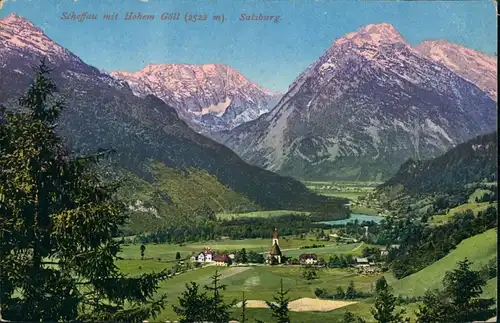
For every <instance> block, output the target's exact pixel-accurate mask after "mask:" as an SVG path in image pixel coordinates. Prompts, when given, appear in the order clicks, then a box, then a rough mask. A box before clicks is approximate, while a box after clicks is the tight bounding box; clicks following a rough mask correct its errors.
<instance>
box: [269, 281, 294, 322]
mask: <svg viewBox="0 0 500 323" xmlns="http://www.w3.org/2000/svg"><path fill="white" fill-rule="evenodd" d="M280 286H281V287H280V291H279V292H278V296H274V297H273V300H274V302H273V303H272V302H268V301H266V304H267V306H268V307H269V308H270V309H271V311H272V314H271V315H272V317H273V318H275V319H276V323H290V317H289V314H288V303H289V302H290V298H288V297H286V295H287V294H288V292H289V291H288V290H286V291H285V290H283V279H282V280H281V282H280Z"/></svg>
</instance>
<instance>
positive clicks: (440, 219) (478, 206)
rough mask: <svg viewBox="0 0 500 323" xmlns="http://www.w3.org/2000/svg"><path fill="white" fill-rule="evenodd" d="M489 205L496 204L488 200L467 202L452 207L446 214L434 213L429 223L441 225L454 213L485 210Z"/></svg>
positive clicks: (475, 212)
mask: <svg viewBox="0 0 500 323" xmlns="http://www.w3.org/2000/svg"><path fill="white" fill-rule="evenodd" d="M490 206H496V204H489V202H482V203H475V202H472V203H471V202H469V203H465V204H462V205H459V206H457V207H455V208H452V209H450V210H449V211H448V213H446V214H436V215H433V216H432V217H431V219H430V223H431V224H433V225H441V224H444V223H446V222H448V221H450V220H451V219H452V218H453V217H454V216H455V215H456V214H458V213H461V212H465V211H467V210H471V211H472V212H474V214H477V213H478V212H481V211H484V210H486V209H487V208H488V207H490Z"/></svg>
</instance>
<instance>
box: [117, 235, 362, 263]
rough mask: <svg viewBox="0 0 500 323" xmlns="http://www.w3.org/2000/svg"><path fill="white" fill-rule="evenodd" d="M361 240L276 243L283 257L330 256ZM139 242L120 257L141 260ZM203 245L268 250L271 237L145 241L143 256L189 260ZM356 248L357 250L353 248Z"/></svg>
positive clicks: (220, 249) (286, 240) (347, 250)
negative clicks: (171, 241)
mask: <svg viewBox="0 0 500 323" xmlns="http://www.w3.org/2000/svg"><path fill="white" fill-rule="evenodd" d="M313 244H316V245H325V247H324V248H314V249H313V248H308V249H300V247H304V246H311V245H313ZM359 245H360V243H349V244H338V245H337V244H336V243H333V242H329V241H317V240H316V239H297V238H291V237H290V238H289V237H280V240H279V246H280V249H281V251H283V252H284V254H285V255H286V256H292V257H298V255H300V254H301V253H316V254H318V255H320V256H329V255H333V254H336V253H352V254H360V253H361V252H362V249H363V248H364V247H359V248H358V246H359ZM140 246H141V245H140V244H138V243H137V244H128V245H123V246H122V252H120V254H119V256H120V257H122V258H124V259H128V260H141V251H140ZM205 247H210V248H212V249H214V250H216V251H218V252H221V253H222V252H225V251H227V252H234V251H238V250H241V249H242V248H245V249H246V251H247V252H248V251H255V252H268V251H269V249H270V248H271V237H269V238H267V239H242V240H230V239H226V240H216V241H205V242H202V243H189V244H182V245H177V244H168V243H164V244H147V245H146V250H145V252H144V259H145V260H150V261H155V262H158V261H161V262H174V261H175V256H176V253H177V252H179V253H180V255H181V259H189V258H191V256H192V255H193V254H195V253H198V252H201V251H202V250H203V249H204V248H205ZM355 248H357V249H356V250H353V249H355Z"/></svg>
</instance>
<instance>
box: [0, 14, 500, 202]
mask: <svg viewBox="0 0 500 323" xmlns="http://www.w3.org/2000/svg"><path fill="white" fill-rule="evenodd" d="M1 24H2V30H1V31H0V41H1V43H2V48H0V63H1V67H0V72H1V73H2V76H3V75H5V76H7V77H2V81H0V82H1V84H0V85H1V86H2V92H1V93H0V102H3V103H7V104H10V105H11V106H15V103H14V98H16V97H17V96H18V95H19V94H20V93H22V91H23V89H25V88H26V86H27V84H28V82H29V80H30V76H31V75H32V69H31V68H32V66H33V65H36V63H37V61H38V60H39V59H40V58H41V57H47V58H48V60H49V61H50V63H51V64H52V65H53V66H55V67H56V68H55V71H54V72H55V75H54V76H55V78H56V81H57V83H58V84H60V86H61V92H62V94H63V95H64V96H65V97H66V98H67V99H68V102H69V106H70V108H71V109H70V112H68V115H67V116H65V117H64V118H66V119H65V122H63V124H62V125H61V131H62V132H63V133H65V135H66V137H67V140H68V142H69V143H70V144H72V145H74V147H77V148H78V149H86V150H89V149H93V148H95V147H97V146H98V145H105V146H106V145H107V146H114V147H120V148H121V150H120V151H122V155H121V156H122V157H121V158H124V160H127V161H126V164H127V167H128V168H137V167H138V166H137V165H142V164H141V163H140V162H137V161H138V160H143V159H153V160H159V161H162V162H164V164H165V165H167V166H168V167H173V168H183V167H196V168H201V169H206V170H208V171H209V173H211V174H214V175H215V176H217V178H219V179H220V180H221V181H222V183H223V184H224V185H228V186H229V187H231V188H234V189H236V190H237V191H239V192H243V193H244V194H245V196H249V197H250V195H251V194H254V195H253V197H257V196H258V198H257V199H258V200H259V201H258V204H260V205H267V206H270V205H274V206H278V205H280V206H283V205H282V203H284V204H288V205H291V204H296V201H297V200H296V201H295V202H292V201H293V200H294V198H292V197H289V198H286V199H287V201H288V202H282V201H276V200H275V199H274V197H273V196H265V194H264V193H263V192H262V191H261V192H257V191H254V190H257V187H261V188H262V187H263V185H264V186H265V185H271V186H272V187H273V189H272V191H273V192H274V193H275V194H281V193H278V192H282V191H283V190H285V191H288V192H291V191H293V192H295V193H297V194H299V195H301V196H302V195H303V196H304V197H303V198H301V199H299V201H301V203H303V202H305V201H306V200H307V199H308V198H309V195H308V193H306V191H305V188H304V187H303V186H302V185H301V184H300V183H298V182H295V181H293V180H291V179H290V178H283V177H281V176H277V175H275V174H273V173H271V172H276V173H278V174H280V175H284V176H291V177H295V178H297V179H308V180H315V179H317V180H324V179H344V180H377V181H380V180H384V179H387V178H389V177H390V176H391V175H393V174H395V173H396V171H397V170H398V168H399V167H400V165H402V164H403V163H405V161H407V160H408V159H409V158H412V159H415V160H419V159H426V158H431V157H433V156H437V155H440V154H442V153H443V152H445V151H447V150H448V149H450V148H452V147H454V146H456V145H457V144H460V143H462V142H465V141H466V140H468V139H470V138H472V137H474V136H477V135H480V134H484V133H488V132H491V131H493V130H494V129H495V128H496V114H497V107H496V98H497V92H496V84H497V80H496V71H497V66H496V59H495V58H494V57H489V56H488V55H485V54H483V53H480V52H478V51H475V50H472V49H469V48H466V47H464V46H461V45H458V44H453V43H450V42H447V41H444V40H431V41H424V42H422V43H420V44H418V45H416V46H412V45H410V44H409V43H408V42H407V41H406V40H405V39H404V38H403V37H402V36H401V34H400V33H399V32H398V31H397V30H396V29H395V28H394V26H392V25H390V24H388V23H380V24H370V25H366V26H363V27H361V28H360V29H359V30H357V31H356V32H352V33H349V34H346V35H345V36H343V37H341V38H339V39H337V40H336V41H334V42H333V44H332V45H331V46H330V47H329V48H328V50H327V51H326V52H325V53H324V54H323V55H322V56H321V57H319V58H318V59H317V60H316V61H315V62H313V63H312V64H311V65H310V66H309V67H308V68H307V69H306V70H305V71H304V72H303V73H302V74H300V75H299V76H298V77H297V78H296V80H295V81H294V82H293V83H292V84H291V85H290V86H289V89H288V91H287V92H286V93H285V94H280V93H274V92H272V91H269V90H266V89H264V88H262V87H260V86H259V85H257V84H255V83H253V82H251V81H249V80H248V79H247V78H246V77H244V76H243V75H242V74H240V73H239V72H237V71H236V70H234V69H233V68H231V67H229V66H226V65H222V64H204V65H189V64H154V65H147V66H146V67H145V68H143V69H142V70H140V71H137V72H124V71H115V72H111V73H106V72H102V71H99V70H98V69H97V68H95V67H92V66H89V65H87V64H85V63H84V62H83V61H82V60H81V59H80V58H79V57H78V56H76V55H75V54H73V53H71V52H70V51H68V50H67V49H65V48H63V47H61V46H59V45H58V44H56V43H55V42H53V41H52V40H51V39H50V38H49V37H48V36H47V35H45V34H44V33H43V32H42V31H41V30H40V29H38V28H36V26H34V25H33V24H31V23H30V22H29V21H27V20H25V19H23V18H21V17H18V16H16V15H10V16H9V17H7V18H5V19H3V20H2V21H1ZM7 80H8V81H7ZM9 100H10V102H9ZM119 105H123V107H119ZM273 106H274V107H273ZM193 130H194V131H193ZM200 134H202V135H203V136H202V135H200ZM207 137H209V138H211V139H213V140H210V139H208V138H207ZM123 138H127V140H129V141H130V143H127V144H125V143H124V141H123ZM214 140H216V141H218V142H219V143H222V144H223V145H225V146H227V147H229V148H230V149H231V150H233V151H234V152H236V153H237V154H238V155H239V156H236V155H235V154H234V153H233V152H232V151H231V150H230V149H227V148H226V147H224V146H223V145H220V144H217V143H216V142H214ZM124 156H127V157H126V158H125V157H124ZM240 158H241V159H243V160H241V159H240ZM245 162H246V163H249V164H252V165H255V166H257V167H250V166H249V165H247V164H246V163H245ZM260 167H262V168H265V169H267V170H269V171H271V172H266V171H263V170H261V169H260ZM242 168H243V169H245V170H246V172H245V174H244V175H243V172H242V171H241V169H242ZM235 173H236V174H238V176H234V174H235ZM250 174H258V176H253V175H250ZM240 175H241V176H243V177H244V178H245V183H242V182H240V180H239V176H240ZM247 177H251V178H252V180H251V181H248V180H247ZM261 177H262V178H261ZM264 177H265V178H266V179H264ZM256 178H260V179H259V180H257V179H256ZM256 181H258V183H256ZM275 181H277V182H275ZM252 183H253V184H256V185H257V186H255V187H254V186H253V184H252ZM282 184H284V185H282ZM266 187H267V186H266ZM276 187H280V189H279V190H278V189H277V188H276ZM268 189H269V188H268ZM249 191H252V192H253V193H251V194H250V195H249ZM299 192H300V193H299ZM295 193H293V194H295ZM293 194H292V195H293ZM279 196H284V195H279ZM315 199H316V198H315Z"/></svg>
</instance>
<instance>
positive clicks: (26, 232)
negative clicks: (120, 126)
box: [0, 62, 166, 322]
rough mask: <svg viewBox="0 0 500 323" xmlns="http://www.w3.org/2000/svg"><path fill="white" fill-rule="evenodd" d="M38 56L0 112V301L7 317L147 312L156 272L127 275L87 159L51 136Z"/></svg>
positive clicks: (52, 101)
mask: <svg viewBox="0 0 500 323" xmlns="http://www.w3.org/2000/svg"><path fill="white" fill-rule="evenodd" d="M49 72H50V71H49V69H48V68H47V66H46V64H45V62H42V64H41V65H40V67H39V70H38V71H37V72H36V74H35V80H34V82H33V83H32V84H31V87H30V88H29V90H28V91H27V93H26V95H25V96H24V97H22V98H21V100H20V108H21V109H20V110H19V111H16V112H8V111H6V110H5V109H2V110H1V111H0V214H1V216H0V245H1V249H0V259H1V261H0V286H1V288H0V308H1V310H2V316H3V317H4V318H5V319H8V320H11V321H31V322H35V321H36V322H40V321H52V322H55V321H74V320H79V321H93V322H97V321H122V322H123V321H126V322H141V321H142V320H144V319H146V318H149V317H155V316H156V315H157V314H158V313H159V312H160V311H161V309H162V308H163V307H164V306H165V296H159V297H158V298H156V299H155V300H153V296H154V294H155V293H156V291H157V289H158V283H159V281H160V280H162V279H164V277H166V275H165V274H164V273H163V272H162V273H156V274H143V275H141V276H139V277H128V276H126V275H124V274H122V273H121V272H120V271H119V270H118V268H117V266H116V265H115V263H114V261H115V259H117V257H116V255H117V253H118V252H119V250H120V241H117V240H115V239H113V238H114V237H116V236H117V235H119V233H120V227H121V226H122V225H123V224H124V223H125V221H126V215H125V212H123V210H124V208H123V205H121V204H120V203H119V202H117V201H116V200H115V199H114V193H115V191H116V189H117V187H118V185H116V184H114V183H113V184H109V183H104V182H103V181H102V180H101V179H100V177H99V175H98V174H97V173H96V170H95V166H96V164H97V162H98V160H99V158H100V157H101V156H102V155H104V154H103V153H100V154H97V155H95V156H84V157H74V156H71V155H70V154H69V152H68V151H67V150H66V149H65V148H64V146H63V143H62V140H61V138H60V137H59V136H58V135H57V134H56V132H55V128H56V122H57V120H58V117H59V115H60V112H61V111H62V110H63V108H64V103H63V101H61V100H58V99H57V98H55V96H54V95H53V94H54V93H55V91H56V87H55V85H54V83H53V82H52V81H51V79H50V77H49Z"/></svg>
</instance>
